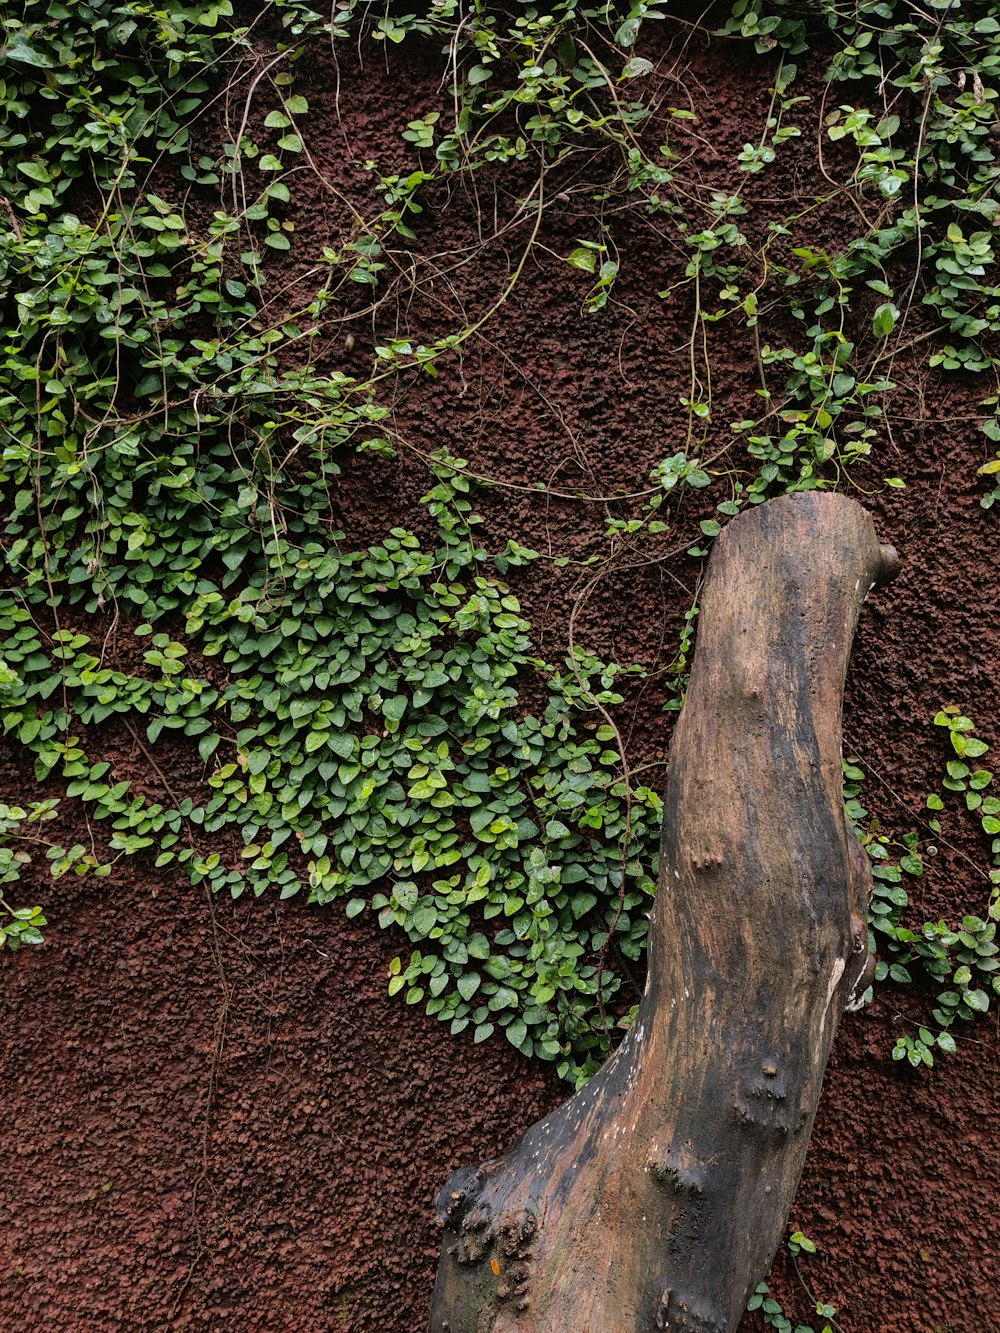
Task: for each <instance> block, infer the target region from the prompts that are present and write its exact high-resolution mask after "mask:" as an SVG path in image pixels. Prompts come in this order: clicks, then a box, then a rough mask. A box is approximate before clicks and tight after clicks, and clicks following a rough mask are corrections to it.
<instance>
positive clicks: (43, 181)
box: [17, 162, 52, 185]
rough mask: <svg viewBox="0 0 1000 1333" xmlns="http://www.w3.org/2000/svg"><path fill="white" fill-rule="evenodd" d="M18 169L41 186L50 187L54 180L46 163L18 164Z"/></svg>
mask: <svg viewBox="0 0 1000 1333" xmlns="http://www.w3.org/2000/svg"><path fill="white" fill-rule="evenodd" d="M17 169H18V171H19V172H21V174H22V175H23V176H28V177H29V178H30V179H31V180H33V181H37V182H38V183H39V185H48V183H49V181H51V179H52V173H51V172H50V171H49V169H48V167H47V166H46V165H45V163H44V162H18V164H17Z"/></svg>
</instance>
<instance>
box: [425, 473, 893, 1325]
mask: <svg viewBox="0 0 1000 1333" xmlns="http://www.w3.org/2000/svg"><path fill="white" fill-rule="evenodd" d="M897 569H898V560H897V558H896V554H895V552H894V551H893V550H892V548H891V547H880V546H879V543H878V540H877V538H876V536H875V530H874V527H873V525H872V521H871V519H870V517H869V516H868V514H867V513H866V512H865V511H864V510H863V509H862V508H861V506H860V505H858V504H856V503H855V502H854V501H852V500H849V499H847V498H845V497H843V496H841V495H834V494H823V493H819V492H800V493H798V494H795V495H790V496H785V497H782V498H780V499H776V500H772V501H771V502H769V503H767V504H764V505H761V506H759V507H758V508H755V509H750V510H747V511H745V512H744V513H743V514H742V515H740V516H739V517H738V518H736V519H734V520H733V521H732V522H731V523H730V524H729V525H728V526H727V527H726V528H725V529H724V531H723V532H722V534H721V536H720V537H719V538H718V539H717V540H716V543H715V548H714V550H713V552H712V557H711V560H710V562H709V568H708V574H707V578H706V584H705V589H704V595H703V598H702V606H701V615H700V617H699V633H698V644H697V651H696V656H695V661H694V667H693V670H692V674H691V682H690V687H689V689H688V693H687V699H686V702H685V705H684V710H683V712H682V714H681V717H680V719H679V721H678V723H677V728H676V732H675V735H674V739H673V744H672V748H671V755H670V766H669V771H668V776H667V785H666V792H665V798H664V800H665V806H664V822H663V833H662V839H661V846H660V880H659V891H658V895H657V900H656V905H655V909H654V911H653V913H652V920H651V930H650V950H649V972H648V979H647V983H646V991H645V994H644V996H643V999H642V1003H641V1004H640V1006H639V1010H638V1014H637V1016H636V1020H635V1023H634V1025H633V1027H632V1028H631V1030H630V1031H629V1032H628V1033H627V1034H626V1036H625V1039H624V1040H623V1042H622V1044H621V1046H620V1047H619V1049H618V1050H617V1052H616V1053H615V1054H614V1055H613V1056H612V1058H611V1059H610V1060H609V1061H608V1063H607V1064H606V1065H605V1066H604V1068H603V1069H602V1070H601V1071H600V1072H599V1073H598V1074H597V1075H596V1076H595V1077H594V1079H593V1080H592V1081H591V1082H590V1083H589V1084H587V1086H586V1087H584V1088H583V1089H582V1090H581V1091H580V1092H578V1093H576V1095H575V1096H573V1097H571V1098H570V1099H569V1100H568V1101H567V1102H566V1103H564V1105H562V1106H561V1107H559V1108H558V1110H556V1111H554V1112H553V1113H552V1114H551V1115H549V1116H547V1117H546V1118H545V1119H544V1120H541V1121H539V1122H538V1123H537V1124H535V1125H533V1126H532V1127H531V1129H529V1130H528V1131H527V1133H526V1134H525V1135H524V1136H523V1138H522V1139H521V1140H520V1142H519V1143H518V1144H517V1145H516V1146H515V1147H514V1148H512V1149H511V1151H510V1152H509V1153H507V1155H506V1156H504V1157H502V1158H500V1159H499V1160H497V1161H493V1162H487V1163H485V1164H484V1165H482V1166H480V1167H479V1168H478V1169H475V1168H466V1169H463V1170H459V1171H456V1172H455V1173H453V1175H452V1176H451V1177H450V1179H449V1181H448V1183H447V1185H446V1187H445V1189H444V1190H443V1191H442V1193H441V1195H440V1196H439V1199H438V1209H439V1217H440V1220H441V1222H442V1224H443V1227H444V1236H443V1245H442V1254H441V1261H440V1266H439V1269H438V1278H437V1285H436V1288H435V1292H434V1300H433V1306H432V1312H431V1321H430V1328H431V1331H432V1333H445V1331H447V1333H486V1331H487V1330H488V1331H489V1333H508V1330H518V1333H541V1331H542V1330H545V1331H547V1333H629V1331H630V1330H637V1331H638V1330H643V1331H645V1330H659V1329H686V1330H690V1331H696V1333H726V1331H731V1330H734V1329H735V1328H736V1326H737V1324H738V1323H739V1320H740V1317H741V1314H742V1311H743V1309H744V1307H745V1305H746V1301H747V1298H748V1296H749V1294H750V1292H751V1291H752V1290H753V1288H754V1286H755V1284H756V1283H757V1282H758V1281H760V1279H761V1277H762V1276H763V1275H764V1274H766V1272H767V1270H768V1268H769V1265H770V1263H771V1260H772V1258H773V1255H774V1252H775V1249H776V1248H777V1245H778V1243H779V1240H780V1238H781V1234H782V1230H783V1228H784V1224H785V1221H786V1218H787V1215H788V1212H789V1209H790V1207H791V1204H792V1201H793V1198H794V1195H795V1189H796V1186H797V1183H798V1180H799V1175H800V1173H801V1170H802V1165H803V1161H804V1159H805V1153H806V1145H807V1143H808V1141H809V1134H810V1131H811V1128H812V1123H813V1119H814V1116H815V1113H816V1108H817V1104H818V1101H819V1093H820V1085H821V1082H822V1078H823V1071H824V1069H825V1067H826V1061H827V1056H828V1054H829V1050H830V1044H831V1041H832V1040H833V1035H834V1032H835V1030H836V1027H837V1023H838V1021H839V1019H840V1015H841V1013H842V1012H843V1010H844V1007H845V1005H846V1004H847V1002H848V1000H849V999H850V998H851V997H852V994H853V993H854V991H855V990H856V988H858V986H859V985H860V984H861V983H862V982H863V984H864V985H867V972H866V969H867V968H868V966H869V960H868V951H867V927H866V918H867V906H868V897H869V893H870V887H871V877H870V873H869V870H868V863H867V858H866V857H865V855H864V853H863V852H862V850H861V848H860V846H859V844H858V843H857V841H856V839H855V838H854V837H853V835H852V834H851V832H850V830H849V829H848V827H847V824H846V819H845V814H844V801H843V791H842V775H841V744H842V741H841V710H842V699H843V688H844V677H845V674H846V670H847V662H848V656H849V653H850V648H851V641H852V639H853V636H854V629H855V625H856V623H857V619H858V615H859V612H860V610H861V605H862V603H863V602H864V600H865V598H866V596H867V595H868V592H869V591H870V589H871V588H872V587H874V586H879V585H880V584H881V583H883V582H886V581H888V579H889V578H891V577H893V575H894V574H895V573H896V570H897Z"/></svg>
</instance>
